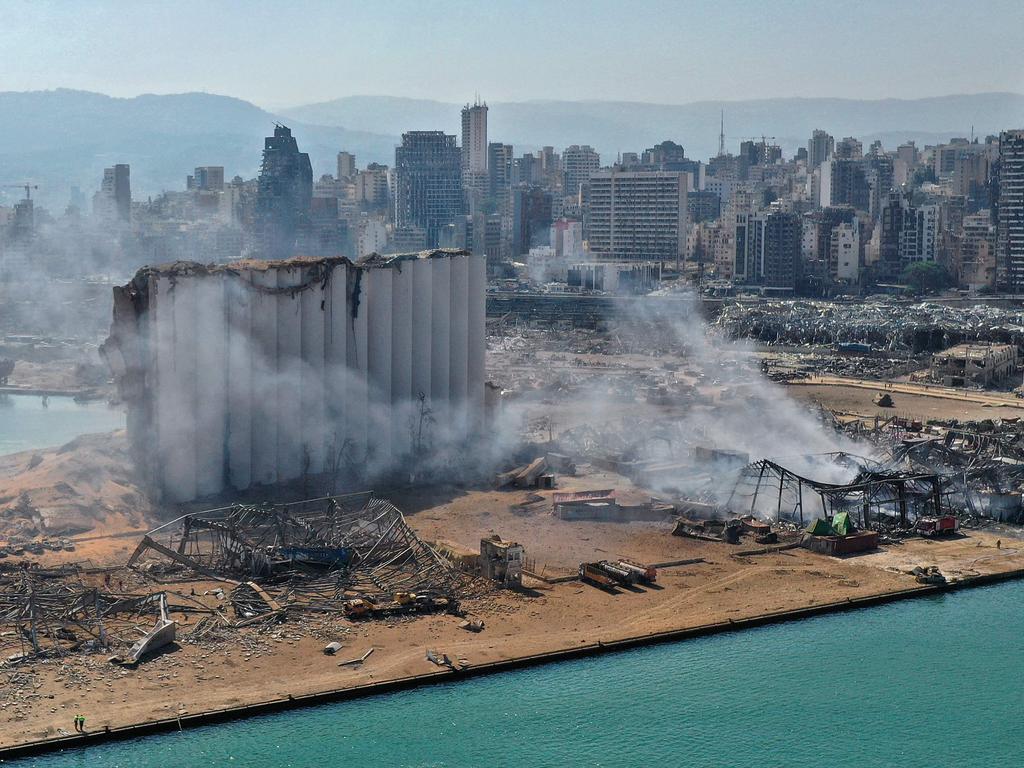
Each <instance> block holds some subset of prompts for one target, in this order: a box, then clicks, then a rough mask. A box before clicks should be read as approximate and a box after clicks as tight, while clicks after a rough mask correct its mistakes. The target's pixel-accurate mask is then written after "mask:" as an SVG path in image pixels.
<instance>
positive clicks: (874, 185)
mask: <svg viewBox="0 0 1024 768" xmlns="http://www.w3.org/2000/svg"><path fill="white" fill-rule="evenodd" d="M864 174H865V179H866V180H867V183H868V213H870V214H871V218H872V219H874V220H877V219H878V217H879V216H881V215H882V205H883V203H885V199H886V196H887V195H888V194H889V190H890V189H892V188H893V176H894V169H893V161H892V158H891V157H889V156H888V155H885V154H880V153H875V154H871V155H868V157H867V158H865V160H864Z"/></svg>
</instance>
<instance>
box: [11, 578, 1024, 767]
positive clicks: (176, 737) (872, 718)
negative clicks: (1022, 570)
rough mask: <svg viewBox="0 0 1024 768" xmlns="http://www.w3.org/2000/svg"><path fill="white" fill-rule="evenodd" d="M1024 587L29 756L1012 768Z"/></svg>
mask: <svg viewBox="0 0 1024 768" xmlns="http://www.w3.org/2000/svg"><path fill="white" fill-rule="evenodd" d="M1022 608H1024V583H1019V582H1018V583H1012V584H1004V585H998V586H992V587H985V588H981V589H976V590H969V591H965V592H960V593H956V594H949V595H942V596H937V597H932V598H925V599H919V600H912V601H908V602H903V603H897V604H892V605H888V606H882V607H877V608H870V609H864V610H860V611H856V612H853V613H847V614H837V615H834V616H823V617H819V618H815V619H809V620H807V621H802V622H797V623H791V624H781V625H777V626H772V627H764V628H761V629H756V630H751V631H745V632H738V633H734V634H727V635H718V636H715V637H709V638H703V639H698V640H691V641H687V642H681V643H675V644H671V645H661V646H656V647H651V648H644V649H640V650H633V651H626V652H622V653H617V654H612V655H607V656H602V657H598V658H592V659H585V660H580V661H573V662H565V663H560V664H554V665H549V666H545V667H536V668H533V669H528V670H522V671H517V672H509V673H504V674H501V675H495V676H492V677H486V678H481V679H478V680H469V681H466V682H464V683H452V684H446V685H440V686H434V687H429V688H423V689H420V690H416V691H409V692H403V693H398V694H389V695H383V696H378V697H374V698H371V699H363V700H361V701H354V702H348V703H342V704H330V705H324V706H320V707H317V708H313V709H306V710H297V711H293V712H288V713H285V714H279V715H269V716H265V717H259V718H253V719H250V720H245V721H238V722H235V723H227V724H220V725H215V726H207V727H204V728H200V729H196V730H192V731H185V732H183V733H173V734H168V735H163V736H154V737H148V738H145V739H139V740H135V741H131V742H122V743H118V744H111V745H107V746H101V747H97V748H95V749H89V750H77V751H73V752H69V753H67V754H63V755H55V756H51V757H48V758H39V759H35V760H32V761H27V764H30V765H33V766H39V767H40V768H43V767H44V766H47V767H51V766H52V767H55V766H82V767H83V768H85V767H86V766H88V768H113V767H114V766H122V767H124V768H129V767H131V768H156V767H157V766H160V767H162V768H167V767H171V766H221V765H232V766H254V767H262V766H267V767H268V768H269V767H270V766H275V767H276V766H349V765H357V766H362V767H367V768H368V767H369V766H432V767H433V766H523V767H524V768H525V767H529V768H542V767H546V766H575V765H582V766H616V768H625V767H626V766H648V765H657V766H716V767H717V766H837V767H839V768H843V767H845V766H900V767H901V768H913V767H915V766H922V767H923V766H928V767H932V766H961V767H962V766H985V767H986V768H991V767H992V766H1020V765H1022V764H1024V610H1022Z"/></svg>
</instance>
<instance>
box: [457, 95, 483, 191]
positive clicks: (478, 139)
mask: <svg viewBox="0 0 1024 768" xmlns="http://www.w3.org/2000/svg"><path fill="white" fill-rule="evenodd" d="M462 170H463V172H464V173H487V103H486V102H484V103H482V104H481V103H480V101H479V100H477V102H476V103H475V104H473V105H472V106H471V105H469V104H467V105H466V106H464V107H463V108H462Z"/></svg>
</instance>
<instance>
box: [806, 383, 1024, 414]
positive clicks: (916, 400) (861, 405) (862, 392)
mask: <svg viewBox="0 0 1024 768" xmlns="http://www.w3.org/2000/svg"><path fill="white" fill-rule="evenodd" d="M882 391H884V385H883V384H881V383H879V385H878V389H877V390H871V389H861V388H859V387H843V386H818V385H811V384H800V385H794V386H791V387H787V388H786V392H787V394H789V395H790V397H793V398H794V399H796V400H798V401H801V402H812V403H818V404H820V405H823V406H824V407H826V408H830V409H832V410H835V411H842V412H844V413H856V414H861V415H865V416H874V415H878V416H880V417H881V418H883V419H890V418H892V417H893V416H900V417H904V418H912V419H920V420H923V421H926V420H928V419H958V420H960V421H981V420H983V419H1004V418H1020V417H1024V410H1022V409H1021V408H1014V407H1003V406H994V407H993V406H987V405H984V404H982V403H971V402H966V401H960V400H948V399H945V398H939V397H927V396H924V395H909V394H903V393H900V392H896V393H893V395H892V399H893V406H894V407H892V408H880V407H878V406H877V405H875V404H874V403H873V402H871V398H872V397H874V396H875V395H876V394H878V393H879V392H882Z"/></svg>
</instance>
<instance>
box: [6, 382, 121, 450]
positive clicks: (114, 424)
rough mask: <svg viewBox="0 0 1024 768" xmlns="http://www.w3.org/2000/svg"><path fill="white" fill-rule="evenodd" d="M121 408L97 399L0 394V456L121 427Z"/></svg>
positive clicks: (46, 446)
mask: <svg viewBox="0 0 1024 768" xmlns="http://www.w3.org/2000/svg"><path fill="white" fill-rule="evenodd" d="M124 424H125V415H124V411H123V410H122V409H120V408H112V407H111V406H109V405H108V404H107V403H106V402H103V401H101V400H92V401H89V402H85V403H76V402H75V401H74V400H73V399H72V398H70V397H50V398H46V400H45V404H44V399H43V398H42V397H36V396H35V395H7V394H0V455H4V454H8V453H17V452H18V451H28V450H34V449H37V448H51V447H54V446H58V445H63V444H64V443H66V442H68V441H70V440H73V439H74V438H76V437H78V436H79V435H83V434H89V433H92V432H111V431H113V430H115V429H123V428H124Z"/></svg>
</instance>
